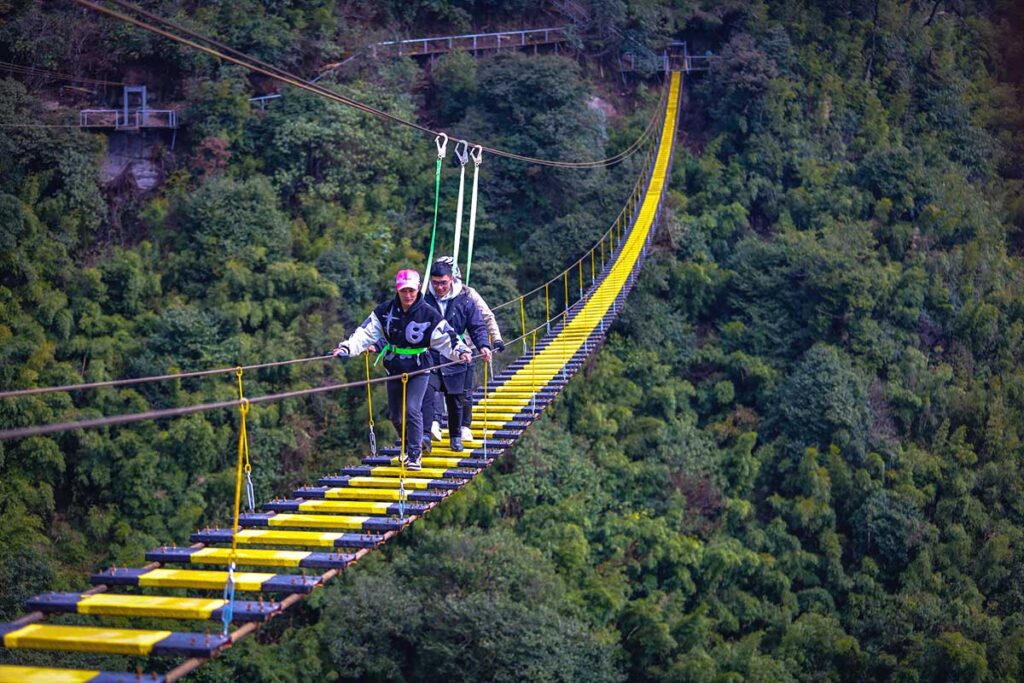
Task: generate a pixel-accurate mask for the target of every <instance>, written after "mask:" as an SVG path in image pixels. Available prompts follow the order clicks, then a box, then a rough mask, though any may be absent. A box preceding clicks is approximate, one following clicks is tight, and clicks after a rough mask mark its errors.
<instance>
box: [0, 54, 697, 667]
mask: <svg viewBox="0 0 1024 683" xmlns="http://www.w3.org/2000/svg"><path fill="white" fill-rule="evenodd" d="M680 83H681V79H680V74H679V73H672V74H671V78H670V81H669V93H668V97H667V104H666V108H665V112H664V120H663V123H662V128H661V134H660V139H659V143H658V147H657V151H656V153H655V154H653V155H652V158H651V164H650V166H649V167H648V168H647V169H645V172H644V173H645V177H646V178H647V179H648V181H647V183H646V186H643V185H642V184H638V186H639V187H641V190H640V191H639V192H638V193H637V194H636V195H635V196H634V198H635V199H637V201H636V204H635V207H634V209H633V212H632V215H631V219H630V221H629V224H628V228H627V229H626V231H625V233H624V235H623V236H622V238H621V239H620V241H619V242H618V246H617V248H616V250H615V251H614V253H612V254H611V257H610V259H609V262H608V263H607V265H606V266H605V268H604V269H603V271H602V272H601V275H600V277H596V276H595V277H594V282H593V284H592V286H591V287H590V288H589V289H587V290H586V291H585V292H583V296H582V298H581V299H580V300H579V301H577V302H576V303H575V304H573V305H572V306H571V307H569V309H568V310H567V313H566V315H565V316H564V318H563V322H562V323H560V324H558V325H552V328H551V331H550V333H548V334H547V335H546V336H545V337H544V339H543V340H541V341H540V343H538V344H537V350H536V353H534V354H529V355H524V356H523V357H522V358H521V359H519V360H518V361H516V362H515V363H513V364H512V366H510V368H509V369H507V370H506V371H505V372H503V373H501V374H500V375H499V376H498V377H497V378H495V379H494V381H491V382H489V383H488V386H487V388H486V390H481V391H478V392H476V393H475V394H474V397H475V408H474V418H475V422H474V425H475V426H474V433H475V434H479V435H480V436H481V437H482V438H481V439H479V440H474V441H469V442H467V444H466V445H467V449H468V450H467V452H465V453H459V454H455V453H451V452H447V451H444V450H443V449H442V448H441V447H440V446H439V447H438V448H437V449H436V451H435V452H434V453H433V454H432V456H431V459H430V460H428V461H426V466H425V467H424V469H423V470H421V471H419V472H416V473H415V476H414V477H404V478H403V477H402V473H401V469H400V468H399V467H397V466H396V465H395V461H394V453H392V452H387V451H386V449H382V451H381V453H380V454H378V455H377V456H376V457H371V458H367V460H366V461H365V462H364V464H363V465H360V466H355V467H344V468H342V469H341V471H340V472H338V473H332V474H329V475H326V476H324V477H322V478H321V479H320V480H319V481H318V482H317V484H316V485H310V486H304V487H300V488H298V489H297V490H296V491H295V492H294V493H293V497H291V498H286V499H278V500H273V501H269V502H268V503H266V504H265V505H264V506H263V510H262V511H260V512H257V513H250V514H244V515H241V517H240V526H241V527H242V530H241V531H240V532H239V534H238V544H239V546H240V547H239V549H238V550H237V552H236V554H235V556H236V559H237V561H238V564H239V566H240V567H243V568H255V569H259V568H268V569H270V570H271V571H236V572H235V575H234V579H235V590H236V591H238V592H240V593H242V594H243V598H242V599H237V600H235V602H234V608H233V610H232V612H231V623H232V624H233V625H235V628H234V630H232V631H231V632H230V633H229V634H228V635H227V636H222V635H219V634H218V635H211V634H209V633H200V632H196V631H194V630H192V629H191V628H189V627H188V625H187V623H186V624H184V626H185V628H183V630H181V631H177V630H175V631H171V630H153V629H144V628H111V627H106V626H103V625H102V622H103V621H104V620H105V619H109V618H118V619H120V620H123V618H124V617H131V618H136V617H140V618H152V617H159V618H162V619H177V620H180V621H182V622H189V621H207V620H210V619H217V618H219V616H218V615H222V614H223V611H224V609H225V607H226V606H227V604H226V603H225V601H224V599H222V598H219V597H216V596H220V595H222V594H223V593H222V592H223V590H224V587H225V583H226V582H227V580H228V573H227V572H226V571H223V570H221V569H219V567H223V566H225V565H226V564H227V562H228V560H229V558H230V556H231V549H230V544H231V541H232V534H231V533H230V530H228V529H205V530H201V531H197V532H196V533H195V534H193V535H192V541H193V542H194V545H192V546H188V547H174V546H171V547H170V548H168V547H161V548H159V549H155V550H153V551H151V552H149V553H147V559H149V560H151V561H152V563H151V564H149V565H147V566H145V567H139V568H125V567H112V568H110V569H107V570H104V571H102V572H98V573H96V574H93V575H91V576H90V577H89V579H90V582H91V583H92V584H93V585H94V586H95V588H94V589H93V590H91V591H87V592H85V593H45V594H43V595H39V596H36V597H34V598H32V599H31V600H29V601H28V603H27V607H28V609H30V610H33V611H31V612H30V613H28V614H26V615H25V616H24V617H22V618H21V619H18V620H17V621H15V622H13V623H9V624H0V637H2V641H3V647H5V648H7V649H10V650H61V651H69V652H91V653H106V654H123V655H138V656H151V655H152V656H174V657H185V658H188V659H187V660H186V661H185V662H184V663H182V664H180V665H179V666H177V667H176V668H174V669H172V670H171V671H169V672H166V673H165V674H163V675H155V674H141V675H138V676H137V675H136V674H122V673H115V672H103V671H91V670H81V671H79V670H68V669H46V668H35V667H18V666H0V683H3V682H4V681H19V683H20V682H22V681H36V680H40V681H41V680H46V681H50V680H57V681H89V682H90V683H96V682H100V683H104V682H105V683H111V682H112V681H149V680H157V681H167V682H170V681H174V680H177V679H179V678H181V677H182V676H184V675H186V674H187V673H189V672H190V671H192V670H194V669H195V668H196V667H198V666H199V665H200V664H202V662H203V661H205V660H206V659H207V658H209V657H213V656H216V655H217V654H219V653H220V652H221V651H223V650H224V649H226V648H228V647H230V646H231V644H232V643H234V642H235V641H237V640H238V639H239V638H242V637H244V636H245V635H247V634H250V633H252V632H253V631H254V630H255V629H256V628H257V627H258V625H259V624H260V623H261V622H263V621H266V620H268V619H270V618H273V617H274V616H275V615H277V614H279V613H280V612H281V611H283V610H285V609H287V608H288V607H289V606H291V605H292V604H294V603H295V602H296V601H298V600H299V599H300V598H301V597H302V596H304V595H305V594H308V593H310V592H311V591H313V590H315V589H316V588H318V587H320V586H322V585H323V584H324V583H326V582H327V581H329V580H331V579H332V578H334V577H335V576H336V575H337V574H338V573H339V572H340V571H341V570H342V569H343V568H345V567H347V566H350V565H351V564H352V563H354V562H357V561H358V560H359V559H361V558H362V557H363V556H365V555H366V554H367V553H368V552H370V551H371V550H372V549H373V548H376V547H378V546H379V545H381V544H383V543H386V542H388V541H389V540H390V539H392V538H394V537H395V535H396V534H397V533H398V532H399V531H401V530H402V529H404V528H406V527H407V526H409V525H410V524H413V523H415V522H416V521H417V520H418V519H419V518H420V517H422V516H423V515H425V514H427V513H428V512H429V511H430V510H431V509H433V508H434V507H435V506H437V505H440V504H443V503H444V501H445V499H446V498H447V497H448V496H450V495H451V494H453V493H454V492H455V491H457V490H458V489H460V488H462V487H463V486H465V485H466V484H468V483H469V482H470V481H472V480H473V479H474V478H475V477H477V476H479V474H480V473H481V472H482V471H483V470H484V469H486V468H487V467H489V466H490V465H491V464H492V463H493V462H494V461H495V460H496V459H497V458H499V457H500V456H501V455H502V454H504V453H505V452H506V451H507V450H508V449H509V448H511V447H512V446H513V445H514V444H515V443H516V441H517V440H518V438H519V436H520V435H521V434H522V433H523V432H524V431H525V430H526V429H528V428H529V427H530V426H531V425H532V424H533V423H534V422H535V421H536V420H537V419H538V418H539V416H540V415H541V414H542V413H543V410H544V408H545V407H546V406H547V405H548V404H549V403H550V402H551V400H553V399H554V397H555V396H557V395H558V393H559V392H560V391H561V390H562V389H563V388H564V387H565V385H566V384H567V383H568V382H569V381H571V379H572V377H573V375H575V373H576V372H578V371H579V370H580V369H581V367H582V364H583V362H584V361H585V360H586V359H587V358H588V357H590V356H591V355H592V354H593V353H594V351H596V350H597V349H598V348H599V347H600V346H601V344H602V343H603V342H604V338H605V334H606V332H607V330H608V328H609V326H610V325H611V323H612V322H613V321H614V319H615V317H616V316H617V315H618V313H619V311H620V310H621V309H622V307H623V305H624V301H625V298H626V296H627V295H628V294H629V292H630V291H631V290H632V288H633V286H634V284H635V282H636V277H637V274H638V272H639V269H640V266H641V265H642V263H643V261H644V258H645V256H646V254H647V250H648V247H649V245H650V242H651V239H652V237H653V234H654V226H655V223H656V219H657V217H658V215H659V213H660V211H661V207H662V199H663V196H664V193H665V188H666V185H667V182H668V179H669V174H670V170H671V161H672V147H673V141H674V139H675V135H676V123H677V114H678V111H679V95H680ZM580 278H581V285H580V289H581V291H583V287H582V275H580ZM566 286H568V285H566ZM403 486H404V489H405V490H406V491H408V492H409V494H410V495H409V496H408V498H407V499H406V500H405V501H401V500H400V495H398V494H399V490H400V487H403ZM396 499H398V500H399V503H396ZM182 564H183V565H188V566H192V565H201V566H208V565H212V566H215V567H218V569H190V568H183V569H176V568H170V567H167V566H165V565H182ZM310 570H315V571H314V572H313V573H312V574H310V573H309V572H310ZM319 570H323V572H322V573H316V571H319ZM125 588H129V589H130V590H128V591H126V592H122V591H124V589H125ZM140 588H141V589H178V590H183V591H187V592H189V593H192V592H197V593H198V594H196V595H191V594H190V595H187V596H178V595H154V594H151V592H150V591H149V590H146V591H141V592H140V591H137V590H136V589H140ZM211 592H212V595H213V596H214V597H211ZM249 594H255V600H254V599H253V596H251V595H249ZM62 614H76V615H87V616H90V617H94V618H95V619H97V620H98V621H99V622H101V624H100V625H96V626H82V625H63V624H60V623H53V622H47V623H41V622H44V621H45V620H47V619H51V620H54V621H58V620H59V619H60V618H61V615H62ZM79 618H80V617H79ZM118 623H119V624H120V623H122V622H121V621H119V622H118Z"/></svg>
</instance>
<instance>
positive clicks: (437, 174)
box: [420, 133, 448, 294]
mask: <svg viewBox="0 0 1024 683" xmlns="http://www.w3.org/2000/svg"><path fill="white" fill-rule="evenodd" d="M434 144H435V145H437V169H436V170H435V171H434V228H433V229H432V230H431V231H430V253H429V255H428V256H427V271H426V272H425V273H424V274H423V285H422V286H421V287H420V293H421V294H426V293H427V286H428V285H429V284H430V264H431V263H433V262H434V244H435V242H436V241H437V206H438V203H439V202H440V201H441V164H442V162H444V158H445V156H447V154H448V136H447V135H445V134H444V133H441V134H440V135H438V136H437V137H436V138H434Z"/></svg>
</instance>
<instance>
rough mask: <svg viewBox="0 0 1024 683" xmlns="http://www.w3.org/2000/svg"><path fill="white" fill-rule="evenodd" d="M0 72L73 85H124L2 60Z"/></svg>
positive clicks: (119, 82) (118, 82)
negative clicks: (69, 82)
mask: <svg viewBox="0 0 1024 683" xmlns="http://www.w3.org/2000/svg"><path fill="white" fill-rule="evenodd" d="M0 71H7V72H8V73H16V74H20V75H23V76H35V77H38V78H49V79H52V80H58V81H72V82H74V83H91V84H93V85H126V84H125V83H124V82H122V81H108V80H104V79H101V78H87V77H82V76H73V75H71V74H65V73H61V72H59V71H53V70H52V69H44V68H42V67H38V66H31V65H29V64H15V63H13V62H5V61H2V60H0Z"/></svg>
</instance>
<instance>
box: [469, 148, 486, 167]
mask: <svg viewBox="0 0 1024 683" xmlns="http://www.w3.org/2000/svg"><path fill="white" fill-rule="evenodd" d="M469 156H470V158H472V159H473V163H474V164H476V165H477V166H479V165H480V163H481V162H482V161H483V160H484V148H483V147H482V146H480V145H477V146H475V147H473V148H472V149H471V150H469Z"/></svg>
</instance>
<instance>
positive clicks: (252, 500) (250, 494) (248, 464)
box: [235, 367, 256, 513]
mask: <svg viewBox="0 0 1024 683" xmlns="http://www.w3.org/2000/svg"><path fill="white" fill-rule="evenodd" d="M235 376H236V377H237V378H238V400H239V401H244V400H246V399H245V393H244V392H243V391H242V368H241V367H236V368H235ZM246 412H248V409H247V410H246ZM243 417H244V415H243ZM242 431H243V434H245V438H244V439H243V443H242V448H243V452H244V456H245V460H244V462H243V467H242V472H243V474H245V496H246V499H247V501H248V503H249V512H250V513H255V512H256V490H255V488H254V487H253V485H252V461H251V460H250V459H249V438H248V434H247V433H246V432H245V424H244V421H243V424H242Z"/></svg>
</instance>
